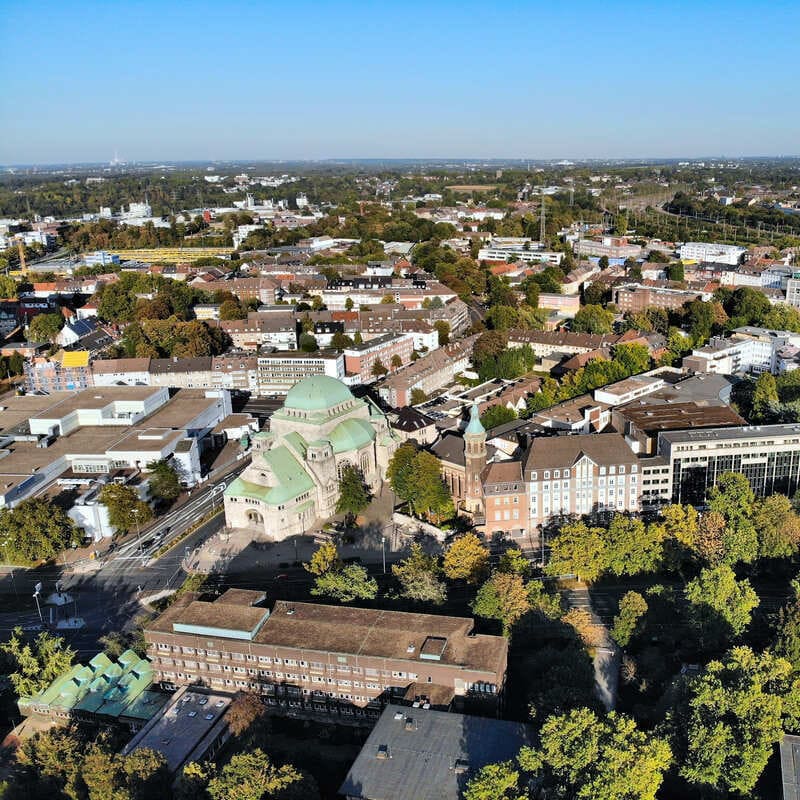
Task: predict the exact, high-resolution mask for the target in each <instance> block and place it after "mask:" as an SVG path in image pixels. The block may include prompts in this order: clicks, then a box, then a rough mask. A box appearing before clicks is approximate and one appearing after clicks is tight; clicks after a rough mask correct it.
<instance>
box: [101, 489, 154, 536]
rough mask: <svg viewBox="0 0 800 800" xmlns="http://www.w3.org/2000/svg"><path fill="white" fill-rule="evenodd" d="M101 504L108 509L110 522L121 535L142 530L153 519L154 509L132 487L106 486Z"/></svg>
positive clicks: (102, 493) (102, 492)
mask: <svg viewBox="0 0 800 800" xmlns="http://www.w3.org/2000/svg"><path fill="white" fill-rule="evenodd" d="M100 502H101V503H103V505H105V507H106V508H107V509H108V521H109V522H110V523H111V525H112V526H113V527H114V528H115V529H116V530H117V532H119V533H128V532H129V531H132V530H137V529H138V530H141V528H142V526H143V525H146V524H147V523H148V522H150V520H152V519H153V509H151V508H150V506H149V505H148V504H147V503H145V502H144V500H140V499H139V495H138V494H137V492H136V490H135V489H133V488H132V487H130V486H122V485H120V484H117V483H109V484H106V485H105V486H104V487H103V489H102V491H101V492H100Z"/></svg>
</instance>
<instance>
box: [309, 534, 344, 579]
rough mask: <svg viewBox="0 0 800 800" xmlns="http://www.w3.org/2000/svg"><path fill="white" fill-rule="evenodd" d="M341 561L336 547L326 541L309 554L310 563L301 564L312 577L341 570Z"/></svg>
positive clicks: (329, 541)
mask: <svg viewBox="0 0 800 800" xmlns="http://www.w3.org/2000/svg"><path fill="white" fill-rule="evenodd" d="M341 566H342V561H341V559H340V558H339V551H338V550H337V549H336V545H335V544H334V543H333V542H332V541H331V540H330V539H328V540H326V541H324V542H322V544H320V546H319V547H318V548H317V549H316V550H315V551H314V552H313V553H312V554H311V561H309V562H308V563H305V564H303V569H305V570H306V572H310V573H311V574H312V575H324V574H325V573H326V572H330V571H332V570H338V569H341Z"/></svg>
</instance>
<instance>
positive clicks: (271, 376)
mask: <svg viewBox="0 0 800 800" xmlns="http://www.w3.org/2000/svg"><path fill="white" fill-rule="evenodd" d="M312 375H328V376H329V377H331V378H338V379H339V380H343V379H344V375H345V372H344V356H343V355H342V354H341V353H335V352H330V353H325V352H317V353H302V352H298V351H293V352H283V353H281V352H277V353H269V354H266V355H261V356H259V357H258V393H259V395H261V396H262V397H264V396H265V395H283V394H286V393H287V392H288V391H289V389H291V388H292V386H294V385H295V384H296V383H299V382H300V381H301V380H303V378H308V377H310V376H312Z"/></svg>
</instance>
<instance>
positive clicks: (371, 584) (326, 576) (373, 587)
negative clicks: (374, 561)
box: [311, 564, 378, 603]
mask: <svg viewBox="0 0 800 800" xmlns="http://www.w3.org/2000/svg"><path fill="white" fill-rule="evenodd" d="M311 594H313V595H314V596H317V597H318V596H325V597H330V598H332V599H334V600H338V601H339V602H340V603H350V602H352V601H353V600H374V599H375V597H376V596H377V594H378V583H377V581H376V580H375V578H370V577H369V573H368V572H367V571H366V569H364V567H362V566H361V565H360V564H347V565H345V566H344V567H342V568H341V569H332V570H328V571H327V572H323V573H322V574H321V575H319V576H318V577H317V579H316V580H315V581H314V588H313V589H312V590H311Z"/></svg>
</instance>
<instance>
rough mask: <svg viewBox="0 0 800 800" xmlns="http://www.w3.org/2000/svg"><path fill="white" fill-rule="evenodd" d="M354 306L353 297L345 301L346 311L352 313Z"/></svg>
mask: <svg viewBox="0 0 800 800" xmlns="http://www.w3.org/2000/svg"><path fill="white" fill-rule="evenodd" d="M353 305H354V303H353V298H352V297H348V298H347V299H346V300H345V301H344V310H345V311H352V310H353Z"/></svg>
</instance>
